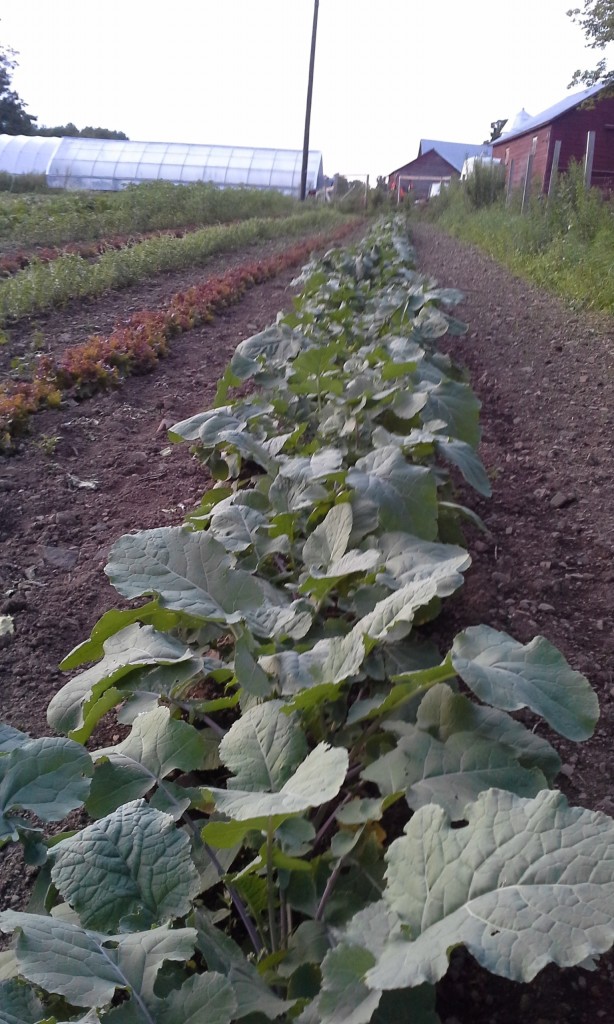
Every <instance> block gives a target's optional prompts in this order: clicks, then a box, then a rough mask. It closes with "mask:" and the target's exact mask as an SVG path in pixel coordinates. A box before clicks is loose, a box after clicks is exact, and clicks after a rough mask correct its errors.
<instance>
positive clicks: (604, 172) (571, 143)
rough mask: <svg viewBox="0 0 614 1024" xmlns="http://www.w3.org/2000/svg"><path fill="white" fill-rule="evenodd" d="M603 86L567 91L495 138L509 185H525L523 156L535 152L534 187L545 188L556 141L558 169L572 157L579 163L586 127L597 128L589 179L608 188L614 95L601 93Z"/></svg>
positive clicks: (613, 168)
mask: <svg viewBox="0 0 614 1024" xmlns="http://www.w3.org/2000/svg"><path fill="white" fill-rule="evenodd" d="M602 89H603V86H602V85H596V86H593V87H592V88H591V89H584V90H583V91H582V92H577V93H574V94H573V95H571V96H566V97H565V99H564V100H561V101H560V103H556V104H555V105H554V106H553V107H549V108H548V109H547V110H543V111H542V113H541V114H537V115H536V116H535V117H529V118H527V116H526V114H525V115H524V117H522V118H520V121H519V123H518V124H517V125H515V126H514V127H513V128H512V130H511V131H509V132H506V133H504V134H503V135H501V137H500V138H498V139H496V140H495V142H494V143H493V156H494V157H497V158H498V159H499V160H501V161H502V162H503V163H504V164H505V165H506V167H507V176H508V184H509V185H510V186H511V188H519V187H521V186H522V185H523V184H524V180H525V175H526V170H527V161H528V159H529V155H530V154H531V152H533V167H532V183H533V187H534V188H535V189H537V188H539V190H540V191H542V192H547V191H548V185H549V184H550V174H551V171H552V159H553V155H554V147H555V143H556V142H557V141H560V143H561V147H560V157H559V170H562V171H564V170H566V168H567V166H568V165H569V162H570V160H572V159H573V160H577V161H579V162H580V161H582V160H583V159H584V156H585V153H586V138H587V133H588V132H595V150H594V158H593V173H592V178H591V184H592V185H598V186H600V187H602V188H611V187H612V185H613V184H614V97H611V96H610V97H605V98H599V95H598V94H599V92H600V91H601V90H602ZM586 101H589V102H588V104H587V106H583V104H584V103H585V102H586ZM591 101H592V102H591ZM523 114H524V111H523ZM510 172H511V181H510V180H509V179H510Z"/></svg>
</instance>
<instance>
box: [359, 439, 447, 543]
mask: <svg viewBox="0 0 614 1024" xmlns="http://www.w3.org/2000/svg"><path fill="white" fill-rule="evenodd" d="M347 482H348V484H349V485H350V487H353V488H354V490H355V491H356V492H357V494H358V495H359V496H360V497H362V498H363V499H366V500H367V501H368V502H369V503H371V504H372V505H373V506H375V508H376V509H377V515H378V518H379V522H380V524H381V526H382V529H384V530H403V531H404V532H405V533H414V534H415V535H416V536H417V537H422V538H423V539H424V540H434V539H435V537H436V536H437V488H436V484H435V478H434V476H433V474H432V473H431V471H430V470H428V469H427V468H426V467H424V466H411V465H409V464H408V463H407V461H406V460H405V457H404V456H403V453H402V452H401V451H400V449H399V448H398V447H396V446H395V445H388V446H386V447H384V448H377V449H376V450H375V451H373V452H370V453H369V454H368V455H365V456H364V458H362V459H358V460H357V462H356V464H355V466H354V467H353V468H352V469H351V470H350V471H349V473H348V475H347Z"/></svg>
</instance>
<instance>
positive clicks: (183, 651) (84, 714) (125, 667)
mask: <svg viewBox="0 0 614 1024" xmlns="http://www.w3.org/2000/svg"><path fill="white" fill-rule="evenodd" d="M191 657H192V651H190V649H189V648H188V647H186V645H185V644H183V643H181V642H180V641H178V640H175V639H174V638H173V637H171V636H168V635H167V634H165V633H159V632H158V631H157V630H155V629H153V627H152V626H141V625H140V623H138V622H135V623H132V624H131V625H129V626H126V627H125V628H124V629H122V630H120V632H119V633H115V635H114V636H111V637H109V639H108V640H106V641H105V643H104V657H103V659H102V661H99V662H98V663H97V664H96V665H93V666H92V668H89V669H86V671H85V672H80V673H79V675H77V676H75V677H74V679H71V680H70V682H68V683H66V685H65V686H63V687H62V689H61V690H59V691H58V693H56V695H55V697H53V698H52V700H51V702H50V704H49V707H48V708H47V721H48V722H49V725H50V726H51V727H52V728H53V729H55V730H56V731H57V732H63V733H68V734H69V735H71V736H73V737H74V738H75V739H78V740H79V741H81V742H84V741H85V740H86V739H87V738H88V736H89V735H90V733H91V731H92V729H93V728H94V725H95V724H96V722H97V721H98V720H99V718H100V717H102V714H104V713H105V711H106V710H108V708H107V707H105V708H104V711H100V709H98V710H97V705H98V704H99V703H101V702H104V695H105V692H106V691H107V690H110V689H111V688H112V687H113V688H114V684H115V683H119V681H120V680H121V679H123V677H124V676H126V675H128V674H129V673H130V672H132V671H134V669H135V668H138V667H143V666H147V665H171V664H178V663H179V662H183V661H189V660H190V659H191ZM114 689H115V688H114ZM120 699H121V697H120V695H119V694H118V693H115V694H114V696H113V697H112V701H113V702H114V703H111V704H110V705H109V706H110V707H113V706H114V705H115V704H117V703H118V702H119V700H120Z"/></svg>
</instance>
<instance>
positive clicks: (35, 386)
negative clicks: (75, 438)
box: [0, 221, 356, 452]
mask: <svg viewBox="0 0 614 1024" xmlns="http://www.w3.org/2000/svg"><path fill="white" fill-rule="evenodd" d="M355 226H356V225H355V222H352V223H349V222H348V221H345V223H343V224H341V225H338V226H337V228H336V230H335V231H333V232H328V233H327V234H325V235H315V236H312V237H311V238H309V239H307V240H306V241H302V242H300V243H298V244H297V245H294V246H292V247H291V248H290V249H286V250H284V252H282V253H280V254H279V255H277V256H272V257H269V258H268V259H266V260H261V261H254V262H251V263H246V264H243V265H242V266H240V267H237V268H235V269H233V270H229V271H227V272H226V273H225V274H221V275H219V276H217V277H212V278H209V279H208V280H206V281H204V282H203V283H202V284H200V285H193V286H192V287H191V288H188V289H186V291H183V292H177V293H176V294H175V295H173V296H172V298H171V300H170V302H169V303H168V305H167V306H166V307H165V308H164V309H161V310H155V311H143V312H139V313H135V314H134V315H133V316H131V317H130V318H129V319H128V320H127V321H125V322H123V323H122V324H121V325H118V326H117V327H116V328H115V329H114V330H113V331H112V333H111V334H110V335H108V337H105V336H103V335H93V336H92V337H90V338H88V339H87V341H85V342H83V344H81V345H75V346H73V347H71V348H68V349H66V350H65V351H64V352H63V353H62V355H60V356H59V357H57V358H52V357H49V356H47V357H44V358H42V359H40V361H39V362H38V364H37V367H36V371H35V373H34V376H33V379H32V380H31V381H25V382H21V383H19V384H9V385H4V386H1V387H0V451H4V452H9V451H10V450H11V448H12V443H13V439H14V438H15V437H17V436H19V435H21V434H23V433H25V431H26V430H27V426H28V421H29V418H30V416H31V415H32V414H33V413H35V412H37V411H38V410H40V409H42V408H57V407H58V406H59V405H60V404H61V402H62V397H63V395H64V394H66V393H70V394H71V396H73V397H79V398H85V397H88V396H89V395H92V394H94V393H95V392H97V391H100V390H103V389H105V388H107V387H111V386H113V385H115V384H117V383H118V382H119V381H120V379H121V378H123V377H126V376H129V375H130V374H136V373H147V372H148V371H150V370H152V369H153V367H154V366H155V365H156V363H157V362H158V360H159V359H160V358H161V357H163V356H165V355H167V353H168V350H169V343H170V340H171V338H173V337H174V336H175V335H177V334H181V333H183V332H184V331H189V330H191V329H192V328H193V327H197V326H199V325H200V324H203V323H209V322H210V321H211V320H213V317H214V315H215V314H216V313H219V312H220V310H222V309H224V308H225V307H226V306H228V305H230V304H231V303H234V302H238V301H239V300H240V298H241V297H242V295H243V294H244V292H245V291H246V290H247V289H248V288H251V287H253V286H254V285H255V284H259V283H261V282H262V281H266V280H267V279H268V278H271V277H274V276H275V275H276V274H279V273H280V272H281V271H282V270H285V269H286V268H287V267H293V266H297V265H299V264H300V263H302V262H304V261H305V260H306V259H307V257H308V256H309V254H310V253H311V252H312V251H313V250H314V249H318V248H322V247H323V246H325V245H328V244H330V243H331V242H337V241H339V240H340V239H341V238H342V237H343V236H344V235H346V234H347V233H348V232H349V231H350V230H352V228H354V227H355Z"/></svg>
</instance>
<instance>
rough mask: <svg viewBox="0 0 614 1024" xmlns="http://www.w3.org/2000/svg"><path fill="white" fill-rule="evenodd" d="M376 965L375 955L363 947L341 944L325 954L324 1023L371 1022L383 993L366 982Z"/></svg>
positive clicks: (321, 1006)
mask: <svg viewBox="0 0 614 1024" xmlns="http://www.w3.org/2000/svg"><path fill="white" fill-rule="evenodd" d="M374 964H375V957H374V956H373V954H372V953H370V952H369V951H368V950H366V949H364V948H361V947H360V946H349V945H340V946H336V947H335V948H334V949H331V950H330V951H329V952H328V953H327V954H326V956H325V958H324V961H323V963H322V991H321V993H320V997H319V999H318V1011H319V1015H320V1020H321V1022H322V1024H368V1022H369V1021H370V1020H371V1017H372V1016H373V1013H374V1012H375V1010H376V1009H377V1005H378V1003H379V1001H380V999H381V995H382V993H381V991H374V990H373V989H371V990H370V989H368V988H367V986H366V985H365V983H364V981H363V979H364V976H365V974H366V973H367V971H368V970H369V968H371V967H373V965H374Z"/></svg>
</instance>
